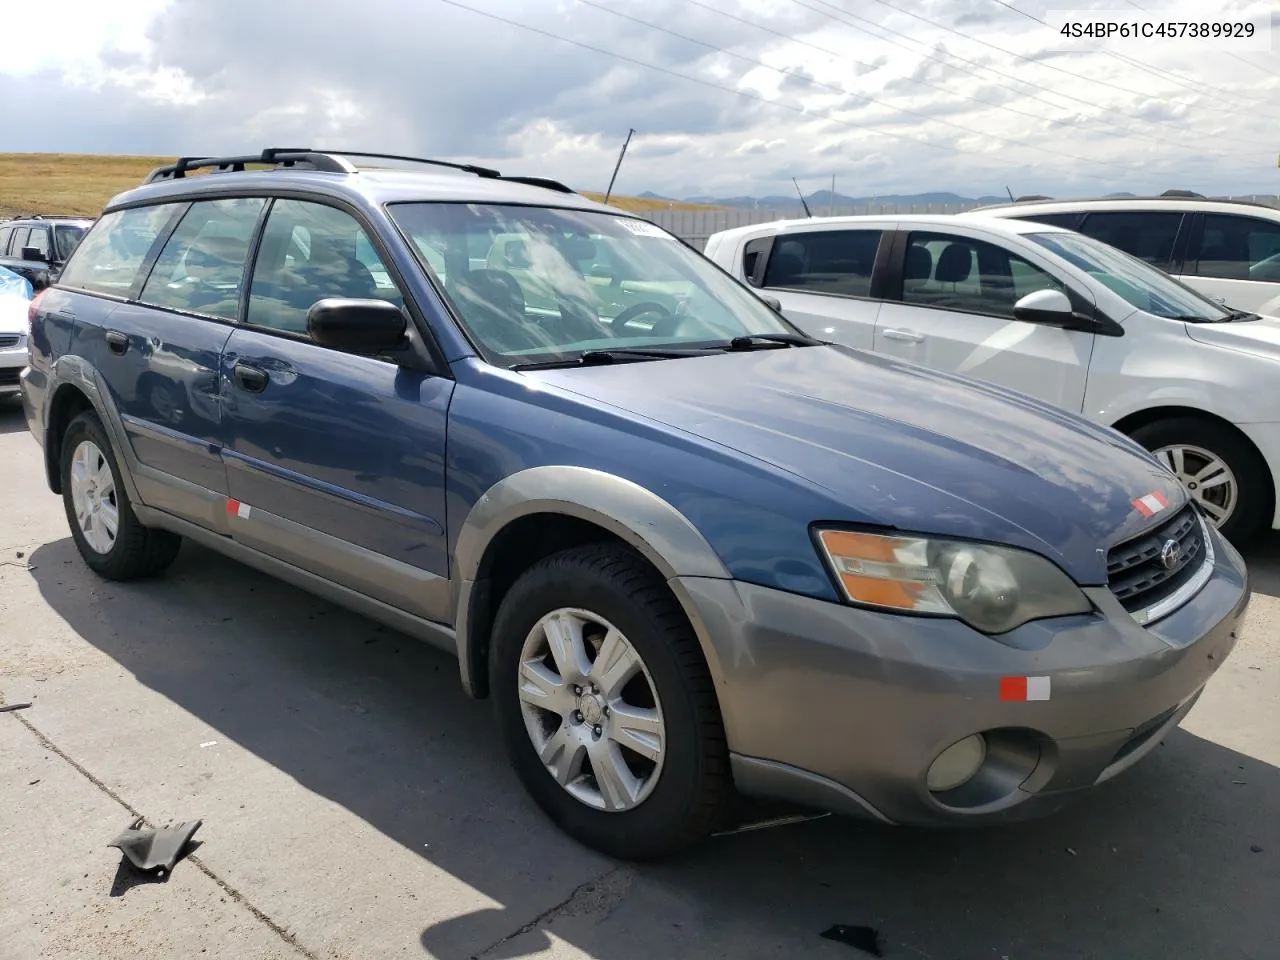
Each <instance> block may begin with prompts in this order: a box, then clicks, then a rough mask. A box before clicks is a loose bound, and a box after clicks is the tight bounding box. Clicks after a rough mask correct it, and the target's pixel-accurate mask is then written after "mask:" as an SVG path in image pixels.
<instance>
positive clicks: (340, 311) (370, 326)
mask: <svg viewBox="0 0 1280 960" xmlns="http://www.w3.org/2000/svg"><path fill="white" fill-rule="evenodd" d="M407 330H408V322H407V321H406V319H405V315H404V314H403V313H402V312H401V311H400V308H399V307H397V306H396V305H395V304H392V303H387V301H385V300H343V299H338V298H330V299H327V300H320V301H319V302H317V303H314V304H312V305H311V309H310V310H308V311H307V333H309V334H310V335H311V339H312V340H314V341H315V342H316V343H318V344H320V345H321V346H325V347H333V348H334V349H335V350H344V351H346V352H347V353H362V354H378V353H389V352H391V351H393V350H399V349H400V348H401V347H403V346H404V344H405V333H406V332H407Z"/></svg>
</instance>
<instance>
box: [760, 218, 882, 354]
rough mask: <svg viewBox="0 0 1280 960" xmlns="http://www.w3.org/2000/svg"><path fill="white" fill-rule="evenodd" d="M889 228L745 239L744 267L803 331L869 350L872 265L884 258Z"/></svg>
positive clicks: (873, 311) (874, 293) (876, 304)
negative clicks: (747, 240) (746, 240)
mask: <svg viewBox="0 0 1280 960" xmlns="http://www.w3.org/2000/svg"><path fill="white" fill-rule="evenodd" d="M891 233H892V231H891V229H890V227H889V226H886V225H868V226H865V227H864V226H857V227H825V228H821V229H808V228H800V229H796V230H789V231H787V232H786V233H780V234H778V235H776V236H770V237H760V238H758V239H756V240H752V241H750V242H748V243H747V244H746V245H745V246H744V248H743V260H744V263H743V267H744V271H745V272H746V275H747V277H748V282H749V283H750V284H751V285H752V286H754V287H758V288H760V289H763V290H767V291H768V292H769V294H770V295H772V296H774V297H777V298H778V301H779V302H780V303H781V304H782V311H783V313H784V314H785V315H786V317H787V319H788V320H790V321H791V322H792V323H794V324H795V325H796V326H798V327H799V328H800V329H801V330H803V331H804V332H805V333H807V334H809V335H810V336H814V337H819V338H821V339H824V340H832V341H835V342H837V343H843V344H847V345H849V346H851V347H858V348H860V349H863V350H870V349H871V348H872V341H873V335H874V332H875V325H876V316H877V314H878V313H879V311H880V301H879V299H878V298H879V297H880V296H881V292H880V289H879V285H878V280H877V276H878V274H877V271H876V265H877V263H883V262H885V261H887V258H888V253H889V249H888V245H889V238H890V236H891Z"/></svg>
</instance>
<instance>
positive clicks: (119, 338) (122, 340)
mask: <svg viewBox="0 0 1280 960" xmlns="http://www.w3.org/2000/svg"><path fill="white" fill-rule="evenodd" d="M107 349H108V350H110V351H111V352H112V353H115V354H122V353H124V352H125V351H126V350H128V349H129V335H128V334H127V333H121V332H120V331H119V330H108V331H107Z"/></svg>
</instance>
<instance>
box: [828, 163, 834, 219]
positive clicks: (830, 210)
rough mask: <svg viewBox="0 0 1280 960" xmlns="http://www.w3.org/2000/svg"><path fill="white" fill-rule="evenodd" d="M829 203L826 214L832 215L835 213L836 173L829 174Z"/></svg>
mask: <svg viewBox="0 0 1280 960" xmlns="http://www.w3.org/2000/svg"><path fill="white" fill-rule="evenodd" d="M828 199H830V201H831V202H830V203H828V204H827V216H829V217H834V216H835V215H836V175H835V174H834V173H833V174H832V175H831V196H830V197H829V198H828Z"/></svg>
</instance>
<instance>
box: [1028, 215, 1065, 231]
mask: <svg viewBox="0 0 1280 960" xmlns="http://www.w3.org/2000/svg"><path fill="white" fill-rule="evenodd" d="M1018 219H1019V220H1031V221H1033V222H1034V223H1043V224H1045V225H1046V226H1050V227H1062V228H1063V229H1065V230H1074V229H1076V227H1077V225H1078V224H1079V223H1080V214H1078V213H1034V214H1029V215H1027V216H1025V217H1019V218H1018Z"/></svg>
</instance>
